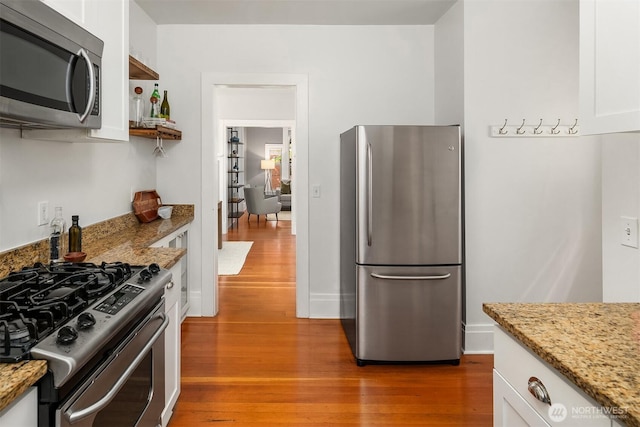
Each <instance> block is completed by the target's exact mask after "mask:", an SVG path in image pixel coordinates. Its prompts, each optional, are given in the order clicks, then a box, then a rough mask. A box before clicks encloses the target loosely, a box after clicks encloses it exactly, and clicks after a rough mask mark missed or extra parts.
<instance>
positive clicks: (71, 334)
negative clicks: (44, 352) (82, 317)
mask: <svg viewBox="0 0 640 427" xmlns="http://www.w3.org/2000/svg"><path fill="white" fill-rule="evenodd" d="M77 338H78V331H76V330H75V329H74V328H73V327H71V326H63V327H62V328H60V330H59V331H58V338H57V339H56V341H57V342H58V344H71V343H72V342H74V341H75V340H76V339H77Z"/></svg>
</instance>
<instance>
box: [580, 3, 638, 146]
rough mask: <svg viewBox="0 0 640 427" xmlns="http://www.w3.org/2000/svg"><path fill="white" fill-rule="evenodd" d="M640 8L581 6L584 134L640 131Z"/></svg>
mask: <svg viewBox="0 0 640 427" xmlns="http://www.w3.org/2000/svg"><path fill="white" fill-rule="evenodd" d="M638 76H640V2H638V0H606V1H605V0H581V1H580V130H581V133H583V134H601V133H613V132H628V131H637V130H640V78H638Z"/></svg>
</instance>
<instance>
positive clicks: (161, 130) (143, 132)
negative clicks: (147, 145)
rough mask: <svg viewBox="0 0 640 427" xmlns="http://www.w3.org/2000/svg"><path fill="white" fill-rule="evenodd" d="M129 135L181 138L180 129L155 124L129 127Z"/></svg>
mask: <svg viewBox="0 0 640 427" xmlns="http://www.w3.org/2000/svg"><path fill="white" fill-rule="evenodd" d="M129 135H132V136H140V137H142V138H158V137H160V138H162V139H168V140H173V141H179V140H181V139H182V131H179V130H177V129H171V128H168V127H164V126H160V125H158V126H156V127H155V129H153V128H129Z"/></svg>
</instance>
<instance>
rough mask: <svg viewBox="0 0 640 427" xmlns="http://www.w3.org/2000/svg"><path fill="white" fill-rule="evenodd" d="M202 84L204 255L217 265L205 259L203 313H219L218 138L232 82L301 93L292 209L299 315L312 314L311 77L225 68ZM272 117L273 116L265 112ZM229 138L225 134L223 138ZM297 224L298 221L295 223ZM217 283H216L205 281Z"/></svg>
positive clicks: (294, 128)
mask: <svg viewBox="0 0 640 427" xmlns="http://www.w3.org/2000/svg"><path fill="white" fill-rule="evenodd" d="M201 88H202V98H201V102H202V121H201V123H202V144H201V147H202V156H201V168H202V169H201V170H202V196H201V197H202V198H201V207H202V209H201V215H202V232H203V237H202V242H203V246H202V256H203V259H213V260H214V262H213V265H208V263H206V262H203V263H202V284H203V286H202V314H203V315H205V316H213V315H215V314H217V312H218V277H217V262H218V260H217V245H216V243H215V239H216V236H217V233H216V230H215V227H216V225H217V215H218V214H219V213H218V211H217V203H218V200H220V195H219V186H218V185H216V183H217V182H219V176H220V175H219V171H220V169H221V167H222V162H221V160H222V159H221V157H222V155H223V153H224V152H223V151H222V152H221V151H220V149H219V147H220V145H219V144H218V142H221V139H220V138H221V135H224V128H223V129H220V128H221V126H223V125H222V123H223V121H224V122H225V125H226V120H233V119H232V118H225V117H221V115H222V111H220V109H219V108H218V106H219V101H220V99H219V98H220V94H221V91H224V90H228V89H229V88H239V89H243V88H244V89H246V88H271V89H273V88H292V89H293V91H294V94H295V95H294V99H295V102H294V104H295V107H294V108H295V121H294V124H293V125H292V128H291V132H292V139H293V140H295V141H296V143H295V151H294V153H293V156H292V157H293V158H292V171H293V174H294V176H296V194H295V197H294V198H293V199H292V209H293V210H294V212H295V218H296V316H297V317H299V318H306V317H309V311H310V308H309V255H308V254H309V233H308V218H309V208H308V187H309V171H308V77H307V76H306V75H296V74H219V73H203V74H202V80H201ZM265 119H267V118H265ZM223 139H224V138H223ZM292 226H293V224H292ZM206 283H213V286H205V284H206Z"/></svg>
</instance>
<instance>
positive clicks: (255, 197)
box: [244, 186, 282, 222]
mask: <svg viewBox="0 0 640 427" xmlns="http://www.w3.org/2000/svg"><path fill="white" fill-rule="evenodd" d="M244 200H245V202H246V203H247V214H248V215H247V221H249V219H250V218H251V214H254V215H257V216H258V220H257V221H258V222H259V221H260V215H265V220H266V218H267V217H266V215H267V214H270V213H273V214H276V220H278V212H280V210H281V209H282V204H281V203H279V202H278V199H277V198H275V197H269V198H266V199H265V197H264V187H262V186H256V187H244Z"/></svg>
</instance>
